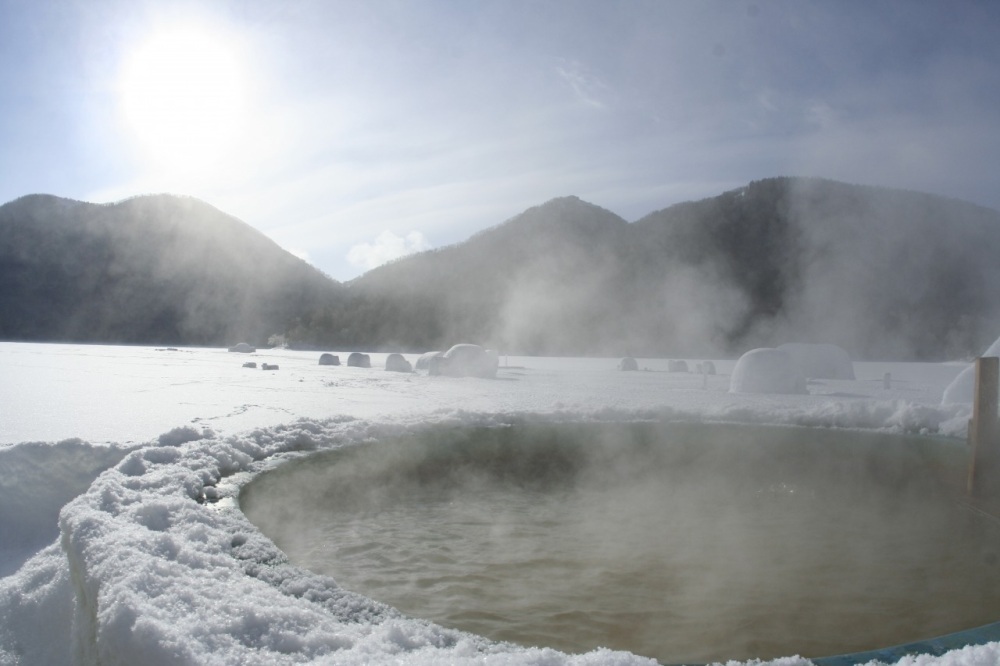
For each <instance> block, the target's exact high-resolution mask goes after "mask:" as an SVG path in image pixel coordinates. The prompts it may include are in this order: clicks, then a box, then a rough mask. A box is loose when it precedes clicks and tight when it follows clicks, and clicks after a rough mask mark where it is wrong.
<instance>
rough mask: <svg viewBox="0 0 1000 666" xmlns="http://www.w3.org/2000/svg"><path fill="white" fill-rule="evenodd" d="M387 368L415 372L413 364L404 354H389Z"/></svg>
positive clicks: (395, 370) (391, 370)
mask: <svg viewBox="0 0 1000 666" xmlns="http://www.w3.org/2000/svg"><path fill="white" fill-rule="evenodd" d="M385 369H386V370H388V371H389V372H413V366H412V365H410V362H409V361H407V360H406V359H405V358H403V355H402V354H389V355H388V356H386V358H385Z"/></svg>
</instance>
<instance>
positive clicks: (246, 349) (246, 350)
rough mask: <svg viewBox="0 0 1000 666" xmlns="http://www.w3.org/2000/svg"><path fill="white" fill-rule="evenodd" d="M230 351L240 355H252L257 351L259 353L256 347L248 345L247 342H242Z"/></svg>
mask: <svg viewBox="0 0 1000 666" xmlns="http://www.w3.org/2000/svg"><path fill="white" fill-rule="evenodd" d="M229 351H231V352H236V353H238V354H252V353H254V352H255V351H257V349H256V348H255V347H252V346H250V345H248V344H247V343H245V342H240V343H239V344H235V345H233V346H232V347H230V348H229Z"/></svg>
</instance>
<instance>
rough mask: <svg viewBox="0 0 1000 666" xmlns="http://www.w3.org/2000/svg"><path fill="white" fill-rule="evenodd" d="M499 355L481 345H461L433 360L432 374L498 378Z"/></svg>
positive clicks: (431, 364) (430, 367)
mask: <svg viewBox="0 0 1000 666" xmlns="http://www.w3.org/2000/svg"><path fill="white" fill-rule="evenodd" d="M499 365H500V357H499V355H498V354H497V353H496V352H495V351H493V350H491V349H483V348H482V347H480V346H479V345H471V344H459V345H455V346H453V347H452V348H451V349H449V350H448V351H446V352H445V353H444V354H442V355H440V356H437V357H435V358H432V359H431V361H430V366H429V370H430V374H432V375H447V376H449V377H486V378H490V377H496V374H497V367H498V366H499Z"/></svg>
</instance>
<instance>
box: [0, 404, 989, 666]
mask: <svg viewBox="0 0 1000 666" xmlns="http://www.w3.org/2000/svg"><path fill="white" fill-rule="evenodd" d="M836 404H837V403H834V402H830V401H825V402H821V403H816V405H815V406H814V407H813V408H812V409H803V408H802V406H801V405H800V406H798V407H794V406H788V405H784V406H783V404H782V403H781V402H771V401H768V400H763V401H760V402H751V403H747V402H743V401H736V402H730V403H727V404H717V405H715V406H714V407H712V408H711V409H707V408H704V407H703V408H701V409H698V410H694V411H690V410H688V411H686V410H684V409H678V408H671V407H660V408H649V409H642V410H632V411H623V410H617V409H595V410H591V411H588V412H559V411H555V412H550V413H545V414H536V413H529V412H517V413H509V414H496V413H477V414H473V413H466V412H462V411H459V410H454V411H450V412H446V413H440V414H438V415H437V416H436V417H435V418H434V419H428V418H426V417H423V418H420V419H411V420H409V421H407V420H406V419H396V420H391V419H385V420H382V421H380V422H372V421H364V420H360V419H353V418H349V417H343V418H338V419H331V420H326V421H314V420H303V421H299V422H296V423H293V424H290V425H285V426H279V427H273V428H267V429H257V430H253V431H251V432H248V433H243V434H240V435H235V436H229V437H225V438H221V437H216V436H214V435H213V434H212V433H211V432H204V433H197V432H195V431H193V430H192V429H190V428H181V429H177V430H174V431H171V432H170V433H167V434H165V435H164V436H161V437H160V438H158V439H157V440H154V441H153V442H150V443H149V445H147V446H144V447H140V448H138V449H136V450H133V451H131V452H122V451H118V452H117V453H116V454H115V455H118V456H119V457H120V461H118V462H117V464H114V465H113V466H112V467H110V468H109V469H107V470H106V471H104V472H103V473H101V474H99V476H97V477H96V479H94V480H93V482H92V483H90V485H89V487H87V488H86V489H85V490H84V491H83V492H82V494H80V495H79V496H77V497H76V498H75V499H73V500H72V501H70V502H69V503H68V504H67V505H66V506H65V507H64V508H63V509H62V511H61V513H60V514H59V521H58V534H59V537H58V542H57V543H54V544H52V545H50V546H48V547H46V548H44V549H42V550H40V551H39V552H37V554H35V555H34V557H32V558H31V559H30V560H28V561H27V562H26V563H25V564H24V566H23V567H21V568H20V570H18V571H17V572H16V573H15V574H13V575H11V576H8V577H7V578H3V579H0V663H4V664H6V663H17V664H22V665H28V664H53V663H67V664H68V663H77V664H127V663H145V664H208V663H211V664H248V663H249V664H264V663H267V664H292V663H305V662H309V663H333V662H335V663H337V664H370V663H389V662H392V663H412V664H436V663H449V664H466V663H467V664H473V663H475V664H581V665H583V664H620V665H623V666H624V665H626V664H653V663H655V662H653V661H652V660H649V659H646V658H642V657H638V656H635V655H631V654H628V653H623V652H612V651H608V650H598V651H594V652H590V653H587V654H583V655H566V654H562V653H559V652H557V651H554V650H551V649H540V648H523V647H518V646H514V645H510V644H502V643H495V642H492V641H490V640H487V639H485V638H482V637H479V636H475V635H472V634H467V633H464V632H460V631H456V630H451V629H446V628H443V627H440V626H437V625H434V624H431V623H429V622H426V621H422V620H418V619H412V618H408V617H406V616H403V615H402V614H401V613H399V612H398V611H396V610H394V609H392V608H390V607H388V606H386V605H384V604H381V603H379V602H376V601H373V600H371V599H368V598H366V597H363V596H361V595H358V594H355V593H352V592H349V591H347V590H344V589H342V588H340V587H339V586H338V585H337V583H336V582H335V581H334V580H333V579H331V578H329V577H325V576H320V575H316V574H313V573H310V572H308V571H305V570H302V569H299V568H297V567H294V566H292V565H290V564H289V563H288V562H287V560H286V558H285V556H284V554H283V553H282V552H281V551H280V550H279V549H278V548H277V547H276V546H275V545H274V544H273V543H272V542H271V541H270V540H269V539H267V538H266V537H265V536H263V535H262V534H261V533H260V532H259V531H258V530H257V529H256V528H255V527H254V526H253V525H252V524H251V523H249V521H248V520H247V519H246V517H245V516H244V515H243V514H242V513H241V512H240V510H239V508H238V506H237V503H236V497H237V496H238V491H239V488H240V487H241V486H242V485H243V484H244V483H246V482H247V481H248V480H249V479H250V478H252V476H253V475H254V474H256V473H258V472H260V471H262V470H264V469H268V468H271V467H273V466H276V465H279V464H281V463H283V462H285V461H287V460H289V459H292V458H294V457H297V456H300V455H303V454H305V453H307V452H312V451H316V450H320V449H331V448H336V447H341V446H347V445H353V444H359V443H364V442H366V441H371V440H374V439H379V438H383V437H387V436H398V435H400V434H404V433H405V432H407V431H409V430H411V429H418V428H427V427H435V426H438V425H442V424H447V425H486V426H504V425H510V424H517V423H522V422H525V421H534V420H542V421H581V420H582V421H586V420H592V421H605V420H614V421H621V420H636V419H663V420H674V419H695V420H709V421H736V422H748V423H786V424H797V425H812V426H817V425H825V426H838V425H841V426H845V427H874V428H879V429H885V430H895V431H900V432H928V431H930V432H940V431H941V426H942V425H943V424H945V423H948V422H949V421H950V419H949V415H950V413H949V412H948V410H945V409H930V408H926V407H919V406H917V405H912V404H908V403H903V402H899V401H888V402H882V403H880V402H870V401H869V402H861V401H858V402H854V403H841V406H840V407H837V406H836ZM55 446H56V448H57V449H58V448H60V447H64V448H70V449H74V447H76V448H77V449H79V450H86V447H85V446H82V445H81V444H77V443H74V444H72V445H70V444H61V445H55ZM18 448H21V447H13V449H14V450H16V449H18ZM108 455H110V454H109V453H108V452H105V451H100V450H98V448H94V449H93V450H92V458H93V460H92V461H91V464H90V466H91V468H92V467H93V466H94V465H97V466H100V464H101V461H107V456H108ZM80 467H81V468H83V467H86V465H81V466H80ZM23 490H26V491H27V490H28V488H23ZM33 492H34V496H35V497H36V498H39V499H41V501H42V503H43V504H46V505H48V506H51V505H52V504H53V503H54V502H57V501H58V498H56V497H54V496H53V497H51V498H47V497H46V493H48V492H53V493H54V492H58V491H57V490H56V489H53V488H51V487H48V488H46V487H39V488H35V489H33ZM984 650H985V652H984ZM983 655H988V656H989V658H991V659H993V658H995V659H998V660H1000V647H998V646H988V647H986V648H977V649H969V650H966V651H960V652H958V653H953V654H952V655H948V656H945V657H942V658H937V659H930V658H928V660H927V661H926V662H921V663H935V664H972V663H982V662H981V661H977V660H981V659H982V658H983ZM774 663H776V664H800V663H808V662H806V661H804V660H801V659H797V658H790V659H784V660H778V661H776V662H774Z"/></svg>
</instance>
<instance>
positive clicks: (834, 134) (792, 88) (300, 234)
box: [0, 0, 1000, 280]
mask: <svg viewBox="0 0 1000 666" xmlns="http://www.w3.org/2000/svg"><path fill="white" fill-rule="evenodd" d="M997 35H1000V3H998V2H943V1H942V2H930V1H918V0H914V1H906V2H903V1H899V2H879V1H877V0H864V1H851V0H839V1H836V2H833V1H830V2H809V1H808V0H790V1H788V2H764V1H755V2H749V1H744V0H726V1H718V2H716V1H712V0H697V1H692V2H684V1H680V0H677V1H671V0H656V1H649V2H646V1H639V0H636V1H632V2H614V1H612V0H600V1H590V0H562V1H545V0H533V1H530V2H522V1H519V0H476V1H475V2H468V1H466V0H453V1H420V0H398V1H397V0H391V1H390V0H367V1H365V2H361V1H360V0H358V1H356V2H336V1H320V0H308V1H307V0H288V1H284V2H274V1H271V0H241V1H233V2H224V1H218V2H209V1H204V2H183V1H170V2H167V1H162V2H156V1H150V0H145V1H144V0H138V1H136V0H127V1H126V0H86V1H84V0H79V1H77V2H73V1H61V0H60V1H55V0H52V1H46V0H0V145H2V146H3V150H2V151H0V173H2V174H3V175H2V178H0V202H3V201H9V200H11V199H14V198H16V197H18V196H21V195H24V194H29V193H36V192H45V193H51V194H56V195H59V196H65V197H70V198H74V199H81V200H86V201H97V202H104V201H115V200H118V199H121V198H125V197H128V196H132V195H135V194H142V193H149V192H175V193H179V194H190V195H193V196H197V197H199V198H201V199H204V200H205V201H208V202H209V203H211V204H213V205H215V206H216V207H218V208H220V209H222V210H224V211H226V212H228V213H231V214H233V215H235V216H237V217H239V218H240V219H242V220H244V221H245V222H247V223H248V224H250V225H252V226H254V227H256V228H257V229H259V230H260V231H262V232H264V233H265V234H267V235H268V236H270V237H271V238H272V239H274V240H275V241H277V242H278V243H279V244H281V245H282V246H283V247H285V248H286V249H288V250H289V251H292V252H294V253H296V254H298V255H300V256H303V257H305V258H307V259H308V260H309V261H310V262H311V263H313V264H314V265H315V266H317V267H318V268H320V269H322V270H323V271H324V272H326V273H327V274H329V275H331V276H332V277H334V278H337V279H341V280H346V279H350V278H352V277H355V276H356V275H358V274H360V273H361V272H363V271H364V270H366V269H367V268H368V267H369V266H371V265H374V264H375V263H377V262H378V261H381V260H384V259H387V258H391V257H393V256H397V255H398V254H400V253H403V252H407V251H412V250H414V249H423V248H429V247H439V246H442V245H448V244H451V243H455V242H458V241H461V240H464V239H466V238H467V237H469V236H470V235H471V234H473V233H475V232H476V231H479V230H481V229H483V228H486V227H489V226H493V225H495V224H498V223H500V222H502V221H504V220H506V219H508V218H510V217H512V216H514V215H516V214H518V213H520V212H522V211H523V210H525V209H526V208H529V207H531V206H533V205H537V204H540V203H543V202H544V201H547V200H548V199H551V198H553V197H557V196H565V195H569V194H575V195H577V196H579V197H581V198H582V199H584V200H586V201H590V202H592V203H595V204H598V205H600V206H603V207H605V208H608V209H610V210H612V211H614V212H616V213H618V214H619V215H622V216H623V217H625V218H626V219H628V220H630V221H633V220H635V219H638V218H639V217H641V216H643V215H645V214H646V213H649V212H652V211H654V210H658V209H660V208H664V207H666V206H668V205H670V204H673V203H677V202H679V201H685V200H690V199H698V198H704V197H708V196H714V195H716V194H719V193H721V192H723V191H725V190H727V189H732V188H735V187H739V186H741V185H743V184H745V183H747V182H749V181H751V180H754V179H758V178H766V177H770V176H777V175H803V176H820V177H827V178H834V179H838V180H844V181H847V182H853V183H862V184H871V185H882V186H890V187H902V188H907V189H913V190H923V191H929V192H933V193H937V194H943V195H946V196H951V197H956V198H960V199H965V200H968V201H972V202H974V203H978V204H982V205H985V206H989V207H992V208H1000V187H998V180H997V179H998V174H1000V67H998V65H1000V40H998V39H997ZM171 49H174V50H173V51H171Z"/></svg>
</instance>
